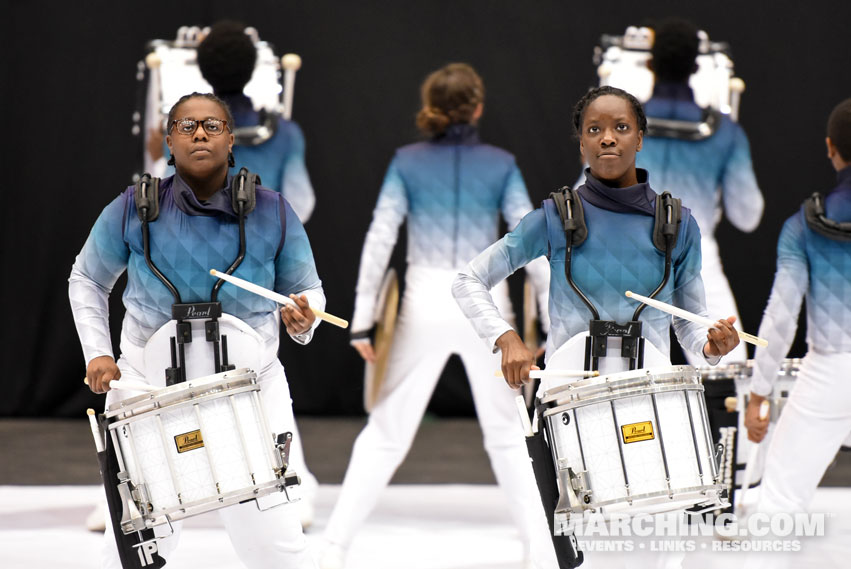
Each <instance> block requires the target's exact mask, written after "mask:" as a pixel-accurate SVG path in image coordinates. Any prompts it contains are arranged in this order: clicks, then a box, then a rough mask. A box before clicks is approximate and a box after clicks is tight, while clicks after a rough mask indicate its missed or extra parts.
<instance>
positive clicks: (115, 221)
mask: <svg viewBox="0 0 851 569" xmlns="http://www.w3.org/2000/svg"><path fill="white" fill-rule="evenodd" d="M126 206H127V194H121V195H120V196H118V197H117V198H115V199H114V200H113V201H112V203H110V204H109V205H108V206H106V208H105V209H104V210H103V212H101V214H100V216H99V217H98V219H97V221H96V222H95V224H94V227H92V230H91V232H90V233H89V237H88V239H86V243H85V245H83V249H82V250H81V251H80V254H79V255H77V258H76V260H75V261H74V265H73V267H72V268H71V276H70V278H69V279H68V283H69V284H68V296H69V298H70V300H71V311H72V312H73V314H74V324H75V325H76V327H77V334H78V335H79V337H80V343H81V344H82V346H83V355H84V357H85V360H86V364H87V365H88V364H89V362H91V361H92V360H93V359H95V358H97V357H100V356H108V357H110V358H113V359H114V356H113V353H112V340H111V337H110V334H109V304H108V300H109V294H110V293H111V292H112V287H113V286H115V282H116V281H117V280H118V277H119V276H121V273H123V272H124V271H125V269H126V268H127V259H128V258H129V256H130V249H129V248H128V246H127V243H126V242H125V241H124V231H123V229H124V227H123V226H124V215H125V210H126Z"/></svg>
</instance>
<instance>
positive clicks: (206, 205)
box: [69, 93, 325, 569]
mask: <svg viewBox="0 0 851 569" xmlns="http://www.w3.org/2000/svg"><path fill="white" fill-rule="evenodd" d="M232 124H233V118H232V116H231V114H230V111H229V110H228V107H227V105H226V104H225V103H224V102H223V101H221V100H220V99H218V98H217V97H215V96H214V95H210V94H200V93H193V94H191V95H187V96H185V97H183V98H181V99H180V100H179V101H178V102H177V103H176V104H175V105H174V107H172V109H171V111H170V113H169V121H168V125H169V130H168V136H167V138H166V142H167V143H168V147H169V150H170V151H171V154H172V156H173V158H174V163H175V169H176V174H175V175H174V176H170V177H168V178H165V179H163V180H161V181H160V183H159V184H158V186H157V184H155V183H154V184H152V185H151V186H150V188H157V187H158V190H157V191H155V192H154V193H153V194H145V195H146V196H149V197H145V196H143V197H139V196H138V195H137V189H138V188H134V187H130V188H128V189H127V190H125V191H123V192H122V193H121V194H120V195H119V196H118V197H117V198H115V199H114V200H113V201H112V202H111V203H110V204H109V205H108V206H107V207H106V208H105V209H104V210H103V212H102V213H101V215H100V216H99V217H98V219H97V221H96V222H95V225H94V227H93V228H92V231H91V233H90V234H89V237H88V239H87V240H86V244H85V245H84V247H83V249H82V251H81V252H80V254H79V255H78V256H77V259H76V261H75V263H74V266H73V269H72V271H71V277H70V279H69V282H70V285H69V296H70V300H71V307H72V310H73V313H74V321H75V324H76V326H77V331H78V334H79V336H80V341H81V343H82V346H83V352H84V355H85V359H86V362H87V367H86V374H87V377H88V381H89V385H90V387H91V389H92V391H94V392H96V393H104V392H107V398H106V404H107V406H109V405H111V404H113V403H115V402H117V401H120V400H121V399H122V398H123V397H126V396H127V395H126V394H127V392H126V391H118V392H116V391H110V390H109V381H111V380H113V379H118V378H125V379H135V380H138V381H145V382H149V383H152V384H154V385H157V384H158V383H160V382H161V383H162V384H164V383H165V378H164V377H163V376H164V374H163V371H164V370H163V369H161V368H159V367H158V366H157V365H153V364H151V362H157V361H163V362H165V361H168V354H163V353H156V352H157V350H156V348H152V347H151V346H150V345H149V340H150V339H151V338H152V337H154V336H155V335H156V333H157V331H158V330H160V329H161V328H165V327H166V326H172V327H173V326H174V324H173V322H170V320H171V319H172V318H173V316H172V306H173V304H174V303H175V299H176V298H179V299H182V300H180V301H178V302H181V301H182V302H189V303H192V302H206V301H208V300H209V301H212V300H217V301H219V302H221V307H222V310H223V312H224V313H225V314H229V315H231V316H233V317H236V318H238V319H239V320H241V321H243V324H245V326H246V327H250V328H251V329H252V330H253V331H254V332H256V334H257V338H259V339H258V340H257V341H258V352H259V353H256V354H239V353H232V354H230V361H231V362H233V363H235V364H239V362H240V360H241V359H242V361H245V359H246V358H248V359H249V360H250V361H259V362H261V363H260V366H259V367H260V369H257V370H256V372H257V375H258V379H257V381H258V384H259V385H260V386H261V388H262V390H261V397H262V398H263V401H264V403H265V408H266V410H267V414H268V418H269V422H270V426H271V428H272V430H273V431H274V432H277V433H283V432H286V431H292V429H293V426H294V419H293V416H292V406H291V400H290V395H289V388H288V387H287V381H286V376H285V374H284V369H283V366H282V365H281V363H280V362H279V361H278V359H277V348H278V341H279V327H280V322H281V321H283V323H284V325H285V326H286V329H287V333H288V334H289V335H290V336H291V337H292V339H293V340H294V341H296V342H297V343H300V344H306V343H307V342H309V341H310V339H311V338H312V336H313V330H314V329H315V327H316V325H317V324H318V323H319V321H318V320H317V319H316V318H315V316H314V315H313V312H312V311H311V310H310V307H311V306H312V307H316V308H320V309H321V308H322V307H324V304H325V296H324V293H323V290H322V284H321V281H320V280H319V277H318V275H317V273H316V267H315V265H314V261H313V254H312V252H311V248H310V243H309V241H308V239H307V235H306V234H305V231H304V228H303V227H302V225H301V222H300V221H299V220H298V217H297V216H296V214H295V212H294V211H293V209H292V207H291V206H290V205H289V203H288V202H287V201H286V200H285V199H284V198H283V197H282V196H281V195H280V194H279V193H277V192H273V191H271V190H268V189H266V188H263V187H261V186H259V185H257V186H256V188H255V190H254V192H250V191H248V190H247V188H249V186H250V184H251V181H252V180H253V179H254V177H253V176H250V175H247V174H245V173H244V172H240V174H239V176H238V178H239V180H238V183H237V184H235V185H234V184H233V180H234V178H233V177H231V176H229V175H228V168H229V166H232V165H233V164H234V159H233V154H232V153H231V149H232V147H233V135H232V133H231V128H232V126H231V125H232ZM243 191H244V193H243ZM234 259H236V260H234ZM228 267H231V269H229V270H235V271H236V274H237V275H239V276H242V277H243V278H245V279H247V280H250V281H252V282H255V283H257V284H260V285H261V286H264V287H267V288H270V289H274V290H275V291H277V292H278V293H281V294H288V295H290V298H292V299H294V300H295V302H296V304H297V306H296V307H293V306H289V305H288V306H286V307H284V308H282V309H281V310H280V311H279V310H278V309H277V307H276V305H275V304H274V303H273V302H271V301H268V300H266V299H264V298H262V297H260V296H257V295H253V294H251V293H249V292H246V291H243V290H242V289H239V288H236V287H233V286H221V283H216V281H215V280H214V279H212V278H211V277H210V274H209V269H210V268H215V269H218V270H221V271H225V270H226V269H228ZM125 270H126V271H127V273H128V274H127V287H126V289H125V292H124V297H123V301H124V305H125V307H126V314H125V317H124V322H123V325H122V330H121V351H122V354H121V357H120V358H119V359H118V361H117V362H116V361H115V358H114V356H113V353H112V342H111V340H110V334H109V326H108V303H107V299H108V296H109V294H110V291H111V290H112V287H113V286H114V284H115V282H116V280H117V279H118V277H119V276H120V275H121V273H123V272H124V271H125ZM211 289H212V293H211ZM175 306H177V304H175ZM220 323H222V324H224V321H223V320H222V321H221V322H220ZM208 324H209V322H208ZM207 341H208V342H210V341H212V340H210V338H209V336H208V338H207ZM194 342H195V344H200V345H198V346H196V345H195V344H191V343H190V344H191V346H190V348H187V349H191V350H196V349H200V350H202V353H204V352H203V350H204V346H206V345H207V344H206V343H205V341H204V337H203V334H201V337H200V338H196V339H195V341H194ZM152 349H153V353H152ZM181 360H182V358H181ZM216 361H218V356H216ZM225 361H227V360H225ZM180 365H183V363H182V361H181V364H180ZM192 366H193V363H192V360H191V358H188V359H187V364H186V366H185V367H183V368H182V372H181V373H182V375H183V376H184V377H186V378H187V379H192V378H193V377H197V375H195V374H196V373H197V368H193V367H192ZM217 366H218V364H217ZM163 367H166V366H165V365H164V366H163ZM193 369H195V370H196V371H195V372H193ZM177 375H178V376H179V375H180V374H177ZM219 512H220V516H221V518H222V520H223V522H224V525H225V528H226V530H227V531H228V534H229V536H230V539H231V541H232V543H233V544H234V547H235V548H236V550H237V553H238V555H239V557H240V559H241V560H242V561H243V563H245V565H246V566H247V567H253V568H261V567H264V568H265V567H270V566H275V567H292V568H310V567H313V566H314V564H313V561H312V558H311V556H310V553H309V551H308V548H307V542H306V540H305V538H304V535H303V533H302V528H301V525H300V523H299V519H298V514H297V512H296V510H294V509H293V508H290V507H281V508H275V509H272V510H266V511H263V512H261V511H259V510H258V509H257V507H256V505H255V504H253V503H246V504H240V505H237V506H232V507H229V508H225V509H222V510H219ZM171 525H172V526H173V528H174V535H173V536H170V537H165V536H164V533H163V532H162V531H161V530H164V531H165V532H168V528H169V525H164V526H157V528H156V535H157V537H159V538H160V539H159V543H158V547H159V553H160V555H161V556H163V557H164V558H166V560H167V559H168V558H169V556H170V554H171V553H172V552H173V551H174V548H175V547H176V546H177V541H178V538H179V535H180V530H181V523H180V522H175V523H172V524H171ZM114 531H115V530H114V528H113V527H112V526H111V525H108V528H107V531H106V542H105V549H104V564H103V566H104V567H107V568H110V569H115V568H118V567H121V562H120V561H119V553H118V548H117V547H116V541H115V539H114V535H113V532H114Z"/></svg>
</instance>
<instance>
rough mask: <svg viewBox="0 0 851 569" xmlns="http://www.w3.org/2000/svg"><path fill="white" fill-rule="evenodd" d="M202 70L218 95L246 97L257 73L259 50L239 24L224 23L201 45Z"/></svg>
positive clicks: (199, 66) (217, 26)
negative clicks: (241, 95) (249, 83)
mask: <svg viewBox="0 0 851 569" xmlns="http://www.w3.org/2000/svg"><path fill="white" fill-rule="evenodd" d="M197 51H198V68H199V69H200V70H201V75H203V76H204V79H206V81H207V83H209V84H210V85H211V86H212V87H213V91H214V92H215V93H221V94H226V95H227V94H231V93H242V90H243V89H244V88H245V85H246V83H248V82H249V81H250V80H251V75H252V74H253V73H254V64H255V63H256V62H257V48H255V47H254V42H252V41H251V38H250V37H248V36H247V35H246V34H245V26H244V25H243V24H241V23H239V22H234V21H231V20H222V21H221V22H217V23H215V24H213V27H212V28H210V33H209V34H207V37H205V38H204V40H203V41H202V42H201V43H200V44H199V45H198V50H197Z"/></svg>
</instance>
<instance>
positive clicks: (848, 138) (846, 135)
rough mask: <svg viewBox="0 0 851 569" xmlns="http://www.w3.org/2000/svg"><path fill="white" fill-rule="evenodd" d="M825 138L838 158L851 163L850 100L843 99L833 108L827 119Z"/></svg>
mask: <svg viewBox="0 0 851 569" xmlns="http://www.w3.org/2000/svg"><path fill="white" fill-rule="evenodd" d="M827 136H828V137H830V142H832V143H833V145H834V146H835V147H836V150H837V151H838V152H839V156H841V157H842V159H843V160H845V161H846V162H850V161H851V99H845V100H844V101H842V102H841V103H839V104H838V105H836V106H835V107H834V108H833V111H831V113H830V118H828V119H827Z"/></svg>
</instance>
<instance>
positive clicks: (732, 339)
mask: <svg viewBox="0 0 851 569" xmlns="http://www.w3.org/2000/svg"><path fill="white" fill-rule="evenodd" d="M735 322H736V317H735V316H730V317H729V318H727V319H726V320H723V319H722V320H719V321H718V322H716V323H715V325H714V326H712V327H711V328H710V329H709V332H708V333H707V334H706V344H705V345H704V346H703V353H704V354H705V355H707V356H709V357H715V356H726V355H727V354H729V353H730V352H731V351H733V348H735V347H736V346H738V345H739V334H738V332H736V329H735V328H733V324H734V323H735Z"/></svg>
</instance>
